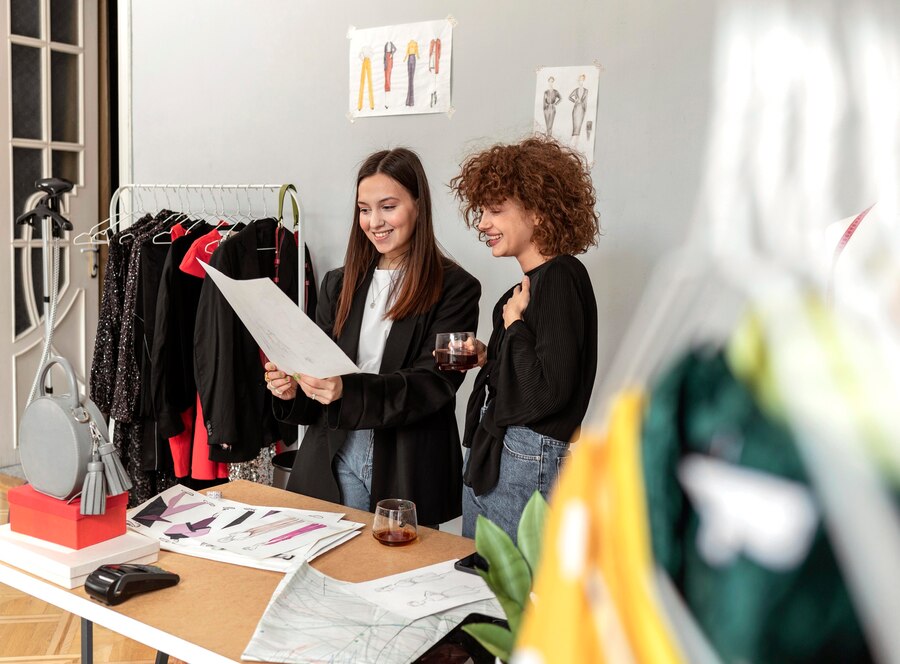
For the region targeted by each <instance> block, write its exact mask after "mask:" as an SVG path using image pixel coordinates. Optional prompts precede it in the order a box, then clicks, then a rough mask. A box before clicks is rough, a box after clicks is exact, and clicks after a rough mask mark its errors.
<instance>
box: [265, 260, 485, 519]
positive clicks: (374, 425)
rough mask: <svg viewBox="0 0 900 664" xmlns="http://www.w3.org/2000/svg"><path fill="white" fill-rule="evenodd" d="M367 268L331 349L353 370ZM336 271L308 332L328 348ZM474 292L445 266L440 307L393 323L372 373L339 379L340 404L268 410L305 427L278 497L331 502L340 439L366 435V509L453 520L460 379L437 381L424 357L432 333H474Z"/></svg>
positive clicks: (452, 375) (472, 282)
mask: <svg viewBox="0 0 900 664" xmlns="http://www.w3.org/2000/svg"><path fill="white" fill-rule="evenodd" d="M374 270H375V263H373V264H372V266H371V268H370V269H369V272H368V274H367V275H366V278H365V280H364V281H363V283H362V284H361V285H360V287H359V289H357V291H356V293H355V294H354V296H353V303H352V305H351V307H350V316H349V318H348V319H347V323H346V325H345V327H344V332H343V334H342V335H341V337H340V338H339V339H336V343H337V344H338V346H340V347H341V349H343V351H344V352H345V353H346V354H347V356H348V357H350V358H353V359H354V361H355V359H356V356H357V349H358V347H359V333H360V326H361V325H362V318H363V312H364V310H365V308H366V302H365V299H366V294H367V293H368V291H369V285H370V284H371V281H372V273H373V272H374ZM343 278H344V271H343V268H341V269H337V270H333V271H331V272H329V273H328V274H327V275H325V279H324V280H323V281H322V288H321V291H320V294H319V306H318V309H317V310H316V322H317V323H318V325H319V327H321V328H322V329H323V330H324V331H325V333H326V334H328V336H330V337H332V338H334V336H333V334H332V329H333V326H334V314H335V310H336V308H337V301H338V297H339V295H340V292H341V285H342V283H343ZM480 297H481V284H479V283H478V280H477V279H475V278H474V277H473V276H472V275H470V274H469V273H468V272H466V271H465V270H463V269H462V268H461V267H459V266H458V265H456V264H454V263H451V262H450V261H447V262H446V263H445V268H444V284H443V288H442V291H441V296H440V299H439V300H438V303H437V304H435V305H434V306H433V307H432V308H431V309H430V310H429V311H428V312H426V313H424V314H421V315H418V316H410V317H408V318H404V319H402V320H397V321H394V323H393V325H392V326H391V331H390V334H389V335H388V338H387V342H386V344H385V349H384V356H383V358H382V360H381V367H380V372H379V373H377V374H371V373H358V374H348V375H346V376H343V377H342V378H343V396H342V397H341V398H340V399H338V400H337V401H335V402H333V403H332V404H329V405H328V406H323V405H322V404H320V403H318V402H316V401H313V400H311V399H308V398H307V397H306V396H305V395H303V394H302V393H300V395H299V396H298V397H297V398H296V399H293V400H291V401H281V400H279V399H275V400H274V402H273V403H274V408H275V414H276V415H278V417H279V419H282V420H284V421H286V422H290V423H292V424H307V425H310V426H309V429H307V432H306V435H305V436H304V439H303V444H301V445H300V449H299V451H298V453H297V457H296V461H295V462H294V468H293V470H292V471H291V476H290V480H289V482H288V487H287V488H288V489H290V490H291V491H296V492H298V493H303V494H306V495H309V496H314V497H316V498H321V499H323V500H330V501H332V502H340V500H341V495H340V490H339V488H338V484H337V480H336V479H335V477H334V472H333V470H332V460H333V459H334V456H335V455H336V454H337V452H338V450H339V449H340V448H341V446H342V445H343V444H344V441H345V440H346V438H347V431H348V430H357V429H374V431H375V442H374V451H373V459H372V491H371V504H370V509H373V508H374V506H375V503H377V502H378V501H379V500H381V499H382V498H398V497H402V498H407V499H409V500H412V501H413V502H415V503H416V512H417V515H418V518H419V522H420V523H426V524H435V523H441V522H444V521H448V520H450V519H453V518H455V517H457V516H459V514H460V513H461V511H462V454H461V452H460V444H459V430H458V428H457V423H456V391H457V390H458V389H459V386H460V385H461V384H462V382H463V380H464V379H465V376H466V375H465V373H463V372H460V371H439V370H438V369H437V367H436V366H435V361H434V357H433V356H432V351H433V350H434V339H435V335H436V334H437V333H438V332H450V331H457V330H474V329H475V328H476V327H477V325H478V300H479V298H480Z"/></svg>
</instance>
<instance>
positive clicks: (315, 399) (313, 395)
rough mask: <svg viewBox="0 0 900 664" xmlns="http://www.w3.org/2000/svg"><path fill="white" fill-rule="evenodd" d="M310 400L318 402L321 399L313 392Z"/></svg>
mask: <svg viewBox="0 0 900 664" xmlns="http://www.w3.org/2000/svg"><path fill="white" fill-rule="evenodd" d="M309 398H310V399H312V400H313V401H318V400H319V399H318V398H317V396H316V393H315V392H313V393H312V394H310V395H309Z"/></svg>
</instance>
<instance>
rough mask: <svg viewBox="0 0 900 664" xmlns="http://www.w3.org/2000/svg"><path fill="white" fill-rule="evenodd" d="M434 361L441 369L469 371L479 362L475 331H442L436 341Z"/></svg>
mask: <svg viewBox="0 0 900 664" xmlns="http://www.w3.org/2000/svg"><path fill="white" fill-rule="evenodd" d="M434 361H435V362H436V363H437V367H438V369H440V370H441V371H467V370H468V369H471V368H472V367H475V366H476V365H477V364H478V350H477V349H476V344H475V333H474V332H441V333H440V334H438V335H437V338H436V339H435V342H434Z"/></svg>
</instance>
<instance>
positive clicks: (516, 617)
mask: <svg viewBox="0 0 900 664" xmlns="http://www.w3.org/2000/svg"><path fill="white" fill-rule="evenodd" d="M494 595H495V596H496V598H497V601H498V602H500V606H501V607H503V613H505V614H506V622H508V623H509V631H510V632H512V633H513V636H515V635H516V634H518V633H519V626H520V625H521V624H522V614H523V613H524V612H525V610H524V608H523V607H521V606H519V604H518V603H517V602H515V601H513V600H512V599H510V598H509V597H507V596H506V595H504V594H503V593H494Z"/></svg>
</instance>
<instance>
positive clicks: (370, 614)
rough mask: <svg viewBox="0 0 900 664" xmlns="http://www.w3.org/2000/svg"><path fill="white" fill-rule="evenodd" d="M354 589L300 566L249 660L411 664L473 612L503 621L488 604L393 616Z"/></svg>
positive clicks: (272, 605)
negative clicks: (420, 615) (423, 615)
mask: <svg viewBox="0 0 900 664" xmlns="http://www.w3.org/2000/svg"><path fill="white" fill-rule="evenodd" d="M352 585H358V584H349V583H346V582H344V581H337V580H336V579H332V578H329V577H327V576H325V575H323V574H321V573H320V572H317V571H316V570H314V569H312V568H311V567H310V566H309V565H301V566H300V567H299V568H298V569H297V570H296V572H294V573H293V574H288V575H287V576H285V578H284V580H283V581H282V583H281V584H280V585H279V586H278V588H276V590H275V592H274V593H273V594H272V599H271V600H270V602H269V606H268V607H267V608H266V611H265V613H264V614H263V616H262V618H261V619H260V621H259V624H258V625H257V626H256V631H255V632H254V633H253V637H252V639H251V640H250V643H249V644H248V645H247V648H246V650H245V651H244V654H243V655H242V656H241V658H242V659H244V660H249V661H254V662H282V663H285V664H302V663H304V662H323V661H327V662H331V663H332V664H368V663H374V662H409V661H411V660H413V659H415V658H416V657H418V656H419V655H421V654H422V653H423V652H425V651H426V650H427V649H428V648H430V647H431V646H432V645H434V644H435V643H436V642H437V641H438V640H440V638H441V637H442V636H443V635H444V634H446V633H447V632H449V631H450V630H451V629H452V628H453V627H454V626H455V625H457V624H458V623H459V622H460V621H462V619H463V618H465V617H466V616H467V615H469V614H470V613H482V614H485V615H490V616H498V617H501V616H502V615H503V612H502V610H501V608H500V605H499V604H498V603H497V601H496V600H494V599H490V600H483V601H479V602H475V603H473V604H467V605H466V606H462V607H458V608H456V609H452V610H450V611H445V612H444V613H441V614H436V615H431V616H428V617H426V618H422V619H420V620H415V621H412V620H410V619H408V618H404V617H402V616H399V615H396V614H393V613H391V612H389V611H387V610H385V609H383V608H381V607H379V606H376V605H375V604H372V603H371V602H369V601H367V600H365V599H363V598H362V597H359V596H357V595H354V594H353V593H351V592H349V591H348V588H349V587H350V586H352Z"/></svg>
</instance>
